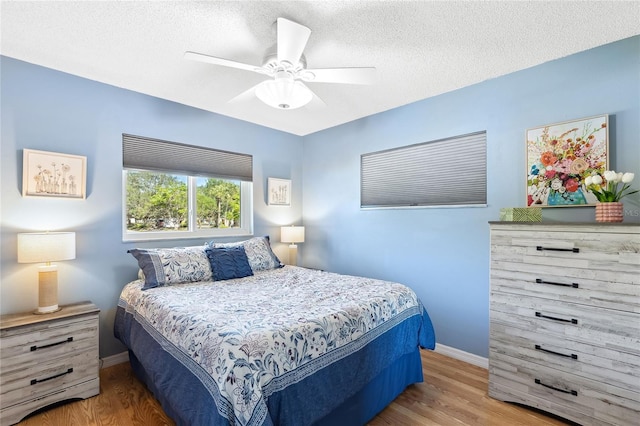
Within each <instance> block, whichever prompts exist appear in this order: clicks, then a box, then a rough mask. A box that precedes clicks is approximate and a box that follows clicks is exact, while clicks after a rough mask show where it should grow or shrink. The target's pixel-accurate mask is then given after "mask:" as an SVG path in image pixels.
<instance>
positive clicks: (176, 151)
mask: <svg viewBox="0 0 640 426" xmlns="http://www.w3.org/2000/svg"><path fill="white" fill-rule="evenodd" d="M122 146H123V194H124V202H123V206H124V208H123V210H124V211H123V222H124V223H123V239H124V240H125V241H136V240H153V239H170V238H196V237H212V236H240V235H251V234H252V228H253V223H252V217H253V208H252V199H253V195H252V182H251V176H252V173H253V170H252V161H253V160H252V157H251V156H250V155H245V154H238V153H230V152H226V151H219V150H214V149H208V148H203V147H197V146H191V145H184V144H178V143H174V142H167V141H162V140H158V139H151V138H143V137H140V136H132V135H126V134H125V135H123V137H122Z"/></svg>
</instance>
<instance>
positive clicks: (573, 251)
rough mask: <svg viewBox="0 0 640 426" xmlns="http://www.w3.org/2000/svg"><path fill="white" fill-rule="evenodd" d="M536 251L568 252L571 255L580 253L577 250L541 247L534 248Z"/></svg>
mask: <svg viewBox="0 0 640 426" xmlns="http://www.w3.org/2000/svg"><path fill="white" fill-rule="evenodd" d="M536 250H538V251H544V250H548V251H570V252H572V253H580V249H579V248H575V247H574V248H570V249H565V248H556V247H542V246H536Z"/></svg>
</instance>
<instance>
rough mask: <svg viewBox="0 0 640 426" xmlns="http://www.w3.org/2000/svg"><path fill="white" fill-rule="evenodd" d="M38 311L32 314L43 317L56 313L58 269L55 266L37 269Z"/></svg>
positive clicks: (57, 308)
mask: <svg viewBox="0 0 640 426" xmlns="http://www.w3.org/2000/svg"><path fill="white" fill-rule="evenodd" d="M38 269H39V271H38V279H39V282H38V309H36V310H35V312H34V314H38V315H43V314H51V313H53V312H58V311H59V310H60V307H59V306H58V267H57V266H56V265H47V266H41V267H40V268H38Z"/></svg>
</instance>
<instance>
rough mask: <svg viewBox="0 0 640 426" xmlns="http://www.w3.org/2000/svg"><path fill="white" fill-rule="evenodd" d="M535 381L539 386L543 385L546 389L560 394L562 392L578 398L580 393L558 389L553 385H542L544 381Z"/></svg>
mask: <svg viewBox="0 0 640 426" xmlns="http://www.w3.org/2000/svg"><path fill="white" fill-rule="evenodd" d="M535 381H536V384H537V385H542V386H544V387H545V388H549V389H553V390H554V391H558V392H562V393H570V394H571V395H573V396H578V391H574V390H564V389H560V388H557V387H555V386H551V385H548V384H546V383H542V381H541V380H540V379H536V380H535Z"/></svg>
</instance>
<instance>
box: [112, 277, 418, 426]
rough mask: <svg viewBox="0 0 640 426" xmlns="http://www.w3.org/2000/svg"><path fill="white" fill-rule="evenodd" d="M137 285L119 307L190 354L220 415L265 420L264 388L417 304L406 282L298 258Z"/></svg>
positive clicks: (350, 348) (245, 421)
mask: <svg viewBox="0 0 640 426" xmlns="http://www.w3.org/2000/svg"><path fill="white" fill-rule="evenodd" d="M142 285H143V281H141V280H137V281H133V282H131V283H129V284H127V285H126V286H125V287H124V289H123V290H122V294H121V296H120V301H119V306H121V307H122V308H124V309H125V310H126V311H127V312H129V313H132V314H133V315H134V316H135V318H136V320H137V321H138V322H140V323H142V324H143V326H144V327H145V329H146V330H147V331H148V332H149V333H150V334H152V335H153V336H154V338H155V339H156V340H157V341H159V342H161V343H162V344H163V345H165V346H168V347H169V350H171V351H173V352H174V356H175V354H178V355H179V356H178V358H180V357H183V358H185V357H188V358H189V359H191V360H193V361H195V364H197V366H198V370H199V371H195V372H194V374H196V375H198V376H199V377H200V378H201V380H202V381H203V382H204V384H205V386H208V389H209V391H210V393H211V394H212V396H213V397H214V399H215V400H216V405H217V406H218V407H219V410H222V411H227V412H221V413H220V414H222V415H223V416H225V417H227V418H229V419H230V420H231V419H234V418H235V420H233V421H232V423H236V424H241V425H252V424H261V423H262V422H263V420H264V418H265V416H266V415H267V408H266V403H265V398H266V397H268V396H269V394H271V393H273V392H276V391H278V390H280V389H282V388H284V387H286V386H287V385H288V384H289V383H295V382H297V381H299V380H302V379H303V378H305V377H307V376H308V375H310V374H313V372H314V371H317V370H318V369H320V368H323V367H324V366H326V365H328V364H331V363H332V362H335V361H337V360H339V359H342V358H343V357H345V356H347V355H349V354H351V353H353V352H355V351H357V350H358V349H360V348H361V347H363V346H364V345H366V344H367V343H368V342H369V341H371V340H373V339H375V338H376V337H377V336H379V335H380V334H381V333H384V332H385V331H387V330H389V329H390V328H391V327H393V326H394V325H395V324H398V323H399V322H401V321H403V320H405V319H406V318H408V317H411V316H413V315H422V312H423V307H422V305H421V303H420V301H419V299H418V298H417V296H416V294H415V293H414V292H413V291H412V290H411V289H409V288H408V287H406V286H404V285H402V284H398V283H392V282H387V281H381V280H375V279H368V278H362V277H353V276H347V275H340V274H334V273H328V272H322V271H316V270H310V269H304V268H299V267H294V266H286V267H284V268H280V269H273V270H268V271H260V272H257V273H256V274H255V275H254V276H251V277H245V278H242V279H233V280H227V281H215V282H197V283H187V284H178V285H172V286H166V287H159V288H153V289H149V290H145V291H142V290H141V288H142ZM183 364H185V365H186V364H193V363H191V362H189V363H184V362H183ZM190 369H192V370H193V367H190ZM205 372H206V374H205ZM207 376H208V377H207ZM276 378H277V380H274V379H276ZM268 385H269V386H268Z"/></svg>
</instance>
